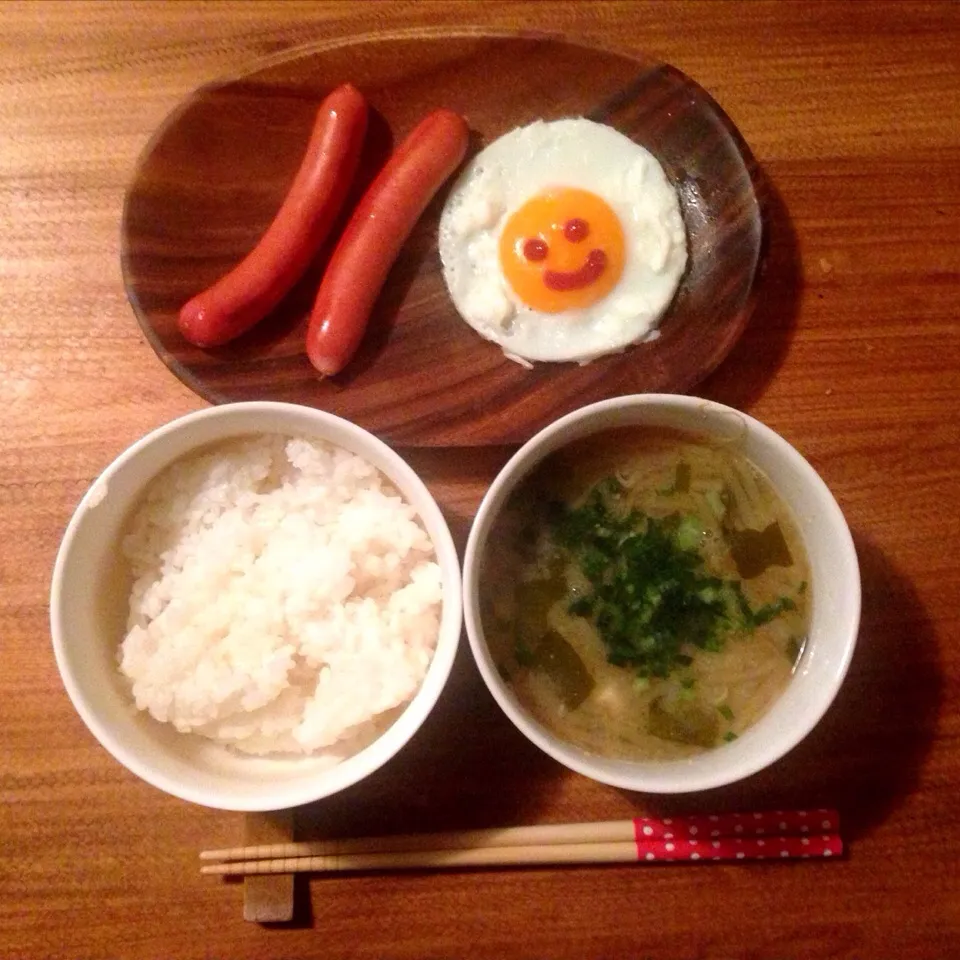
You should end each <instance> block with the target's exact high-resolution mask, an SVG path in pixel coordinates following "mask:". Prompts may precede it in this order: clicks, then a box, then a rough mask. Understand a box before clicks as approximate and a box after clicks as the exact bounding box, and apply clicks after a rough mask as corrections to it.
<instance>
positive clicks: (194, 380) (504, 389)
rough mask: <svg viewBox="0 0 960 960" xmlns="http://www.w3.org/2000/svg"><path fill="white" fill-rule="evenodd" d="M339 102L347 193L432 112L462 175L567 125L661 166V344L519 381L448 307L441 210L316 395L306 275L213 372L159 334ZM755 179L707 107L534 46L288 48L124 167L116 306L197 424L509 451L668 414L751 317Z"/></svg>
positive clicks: (537, 39) (651, 76) (756, 253)
mask: <svg viewBox="0 0 960 960" xmlns="http://www.w3.org/2000/svg"><path fill="white" fill-rule="evenodd" d="M347 80H349V81H351V82H352V83H353V84H354V85H356V86H357V87H359V88H360V90H362V91H363V93H364V94H365V95H366V96H367V97H368V99H369V101H370V104H371V107H372V109H373V116H372V119H371V127H370V133H369V134H368V138H367V145H366V147H365V155H364V160H363V164H362V170H361V176H360V178H359V180H360V182H359V184H358V185H357V189H361V188H362V186H363V185H364V184H365V183H369V181H370V179H371V177H372V174H373V171H375V169H376V168H377V166H378V164H381V163H382V162H383V160H384V158H385V157H386V155H387V153H388V151H389V149H390V147H391V145H392V144H393V143H396V142H398V141H399V140H400V139H402V138H403V136H404V135H405V134H406V133H407V131H409V130H410V129H411V128H412V127H413V126H414V125H415V124H416V123H417V121H418V120H419V119H420V118H421V117H422V116H423V115H424V114H425V113H426V112H428V111H429V110H431V109H433V108H434V107H438V106H445V107H449V108H451V109H453V110H456V111H458V112H460V113H462V114H463V116H464V117H466V119H467V120H468V122H469V124H470V128H471V131H472V132H473V135H474V143H473V144H472V146H471V153H473V152H475V151H476V150H479V149H481V148H482V147H483V146H485V145H486V144H487V143H489V142H490V141H492V140H493V139H495V138H496V137H498V136H500V135H501V134H503V133H505V132H506V131H507V130H509V129H511V128H512V127H516V126H519V125H522V124H526V123H529V122H531V121H533V120H536V119H538V118H543V119H548V120H549V119H556V118H559V117H566V116H586V117H589V118H590V119H593V120H597V121H601V122H604V123H608V124H611V125H612V126H614V127H616V128H617V129H619V130H620V131H622V132H623V133H625V134H627V135H628V136H630V137H632V138H633V139H634V140H635V141H637V142H638V143H640V144H642V145H643V146H645V147H647V148H648V149H649V150H651V151H652V152H653V153H654V154H656V155H657V156H658V158H659V159H660V161H661V163H662V164H663V166H664V168H665V170H666V172H667V174H668V176H669V177H670V178H671V180H672V181H673V182H674V184H675V185H676V187H677V190H678V193H679V196H680V200H681V206H682V211H683V217H684V221H685V224H686V229H687V234H688V240H689V246H690V258H689V265H688V268H687V272H686V274H685V276H684V278H683V280H682V282H681V287H680V289H679V290H678V293H677V296H676V298H675V300H674V302H673V304H672V306H671V308H670V310H669V312H668V314H667V315H666V316H665V318H664V319H663V321H662V324H661V336H660V337H659V339H657V340H655V341H653V342H651V343H646V344H638V345H636V346H634V347H631V348H630V349H628V350H627V351H625V352H623V353H621V354H618V355H614V356H610V357H606V358H601V359H599V360H596V361H594V362H592V363H590V364H587V365H584V366H579V365H577V364H573V363H563V364H537V365H536V366H535V367H534V369H533V370H527V369H525V368H524V367H522V366H520V365H518V364H517V363H515V362H513V361H510V360H507V359H506V358H505V357H504V356H503V354H502V352H501V351H500V349H499V347H497V346H496V345H494V344H492V343H488V342H487V341H485V340H483V339H481V338H480V337H479V336H478V335H477V334H476V333H474V332H473V331H472V330H471V329H470V328H469V327H468V326H467V325H466V324H465V323H464V322H463V321H462V320H461V319H460V318H459V316H458V315H457V313H456V311H455V310H454V308H453V305H452V303H451V302H450V300H449V298H448V296H447V293H446V287H445V285H444V281H443V276H442V273H441V269H440V263H439V258H438V256H437V242H436V229H437V222H438V219H439V216H440V211H441V209H442V206H443V202H444V199H445V197H446V192H443V193H442V194H441V195H440V196H438V197H437V198H436V199H435V201H434V202H433V203H432V204H431V206H430V207H429V208H428V210H427V212H426V213H425V214H424V216H423V218H422V219H421V220H420V222H419V224H418V225H417V227H416V229H415V231H414V233H413V235H412V236H411V237H410V239H409V241H408V242H407V243H406V245H405V247H404V249H403V252H402V253H401V256H400V258H399V260H398V261H397V263H396V265H395V267H394V269H393V271H392V273H391V275H390V277H389V279H388V281H387V284H386V286H385V288H384V290H383V293H382V295H381V297H380V300H379V302H378V304H377V307H376V310H375V312H374V315H373V316H372V319H371V324H370V328H369V330H368V333H367V337H366V339H365V341H364V344H363V346H362V348H361V351H360V353H359V354H358V355H357V357H356V358H355V359H354V361H353V362H352V363H351V365H350V366H349V368H348V369H347V370H346V371H345V372H344V373H343V374H341V375H340V376H338V377H335V378H332V379H329V380H320V379H319V378H318V377H317V376H316V374H315V372H314V370H313V368H312V367H311V366H310V364H309V362H308V361H307V359H306V355H305V354H304V351H303V336H304V330H305V326H306V318H307V316H308V314H309V311H310V307H311V305H312V300H313V296H314V294H315V292H316V289H317V285H318V282H319V277H320V275H321V273H322V269H323V265H324V261H325V260H326V259H327V257H328V256H329V253H330V247H329V245H328V248H327V249H325V250H324V251H322V253H321V255H320V256H319V257H318V258H317V260H316V262H315V263H314V266H313V267H312V268H311V270H310V271H309V273H308V275H307V276H305V277H304V279H303V281H302V282H301V283H300V284H299V285H298V286H297V288H296V289H295V290H294V291H293V292H292V293H291V294H290V295H289V297H288V298H287V299H286V300H285V301H284V302H283V303H282V304H281V306H280V307H278V308H277V310H276V311H275V312H274V314H273V315H271V316H270V317H268V318H267V319H266V320H265V321H264V322H262V323H261V324H260V325H259V326H258V327H257V328H255V329H254V330H253V331H251V332H250V333H248V334H247V335H245V336H244V337H243V338H241V339H239V340H238V341H236V342H234V343H232V344H230V345H228V346H226V347H223V348H219V349H216V350H200V349H197V348H195V347H193V346H191V345H190V344H188V343H187V342H186V341H185V340H184V339H183V338H182V337H181V336H180V334H179V332H178V330H177V313H178V311H179V309H180V307H181V305H182V304H183V303H184V302H186V301H187V300H188V299H189V298H190V297H191V296H193V295H194V294H195V293H197V292H198V291H199V290H202V289H203V288H205V287H206V286H208V285H209V284H211V283H212V282H213V281H215V280H216V279H217V278H218V277H220V276H221V275H222V274H224V273H225V272H227V270H229V269H230V268H231V267H232V266H233V265H234V264H235V263H237V262H238V261H239V260H240V259H241V258H242V257H243V256H244V254H245V253H246V252H247V251H248V250H249V249H250V248H251V247H252V246H253V245H254V244H255V243H256V241H257V240H258V239H259V237H260V235H261V234H262V233H263V231H264V230H265V229H266V226H267V224H268V223H269V222H270V220H271V219H272V218H273V215H274V213H275V212H276V210H277V208H278V207H279V205H280V203H281V200H282V198H283V196H284V194H285V192H286V190H287V187H288V185H289V183H290V181H291V180H292V178H293V175H294V172H295V171H296V169H297V167H298V166H299V164H300V161H301V159H302V156H303V151H304V148H305V145H306V142H307V138H308V135H309V131H310V128H311V126H312V123H313V119H314V116H315V113H316V109H317V106H318V104H319V102H320V100H321V99H322V98H323V97H324V95H325V94H326V93H327V92H328V91H329V90H330V89H332V88H333V87H335V86H337V85H339V84H340V83H343V82H345V81H347ZM758 184H759V176H758V171H757V169H756V165H755V163H754V161H753V159H752V157H751V155H750V152H749V150H748V149H747V147H746V145H745V144H744V142H743V140H742V138H741V137H740V135H739V134H738V132H737V131H736V129H735V128H734V126H733V124H732V123H731V121H730V120H729V118H727V117H726V115H725V114H724V113H723V111H722V110H721V109H720V108H719V107H718V106H717V104H716V103H714V101H713V100H712V99H711V97H710V96H709V95H708V94H707V93H706V92H705V91H704V90H702V89H701V88H700V87H698V86H697V85H696V84H695V83H693V81H691V80H690V79H688V78H687V77H685V76H684V75H683V74H682V73H680V72H679V71H678V70H676V69H675V68H673V67H670V66H667V65H665V64H660V63H653V62H649V61H644V60H641V59H637V58H635V57H632V56H628V55H624V54H621V53H614V52H611V51H608V50H601V49H596V48H593V47H588V46H582V45H579V44H576V43H572V42H570V41H568V40H565V39H562V38H559V37H552V36H541V35H529V36H528V35H502V34H490V33H487V32H483V31H467V32H458V33H455V34H450V33H444V32H432V33H431V32H424V31H417V32H404V33H399V34H389V35H387V34H380V35H368V36H362V37H354V38H350V39H338V40H336V41H334V42H326V43H318V44H316V45H311V46H309V47H307V48H299V49H296V50H294V51H291V52H289V53H287V54H284V55H282V56H279V57H276V58H274V59H272V60H270V61H267V62H265V63H263V64H262V65H261V66H259V67H258V68H257V69H255V70H253V71H252V72H249V73H246V74H244V75H243V76H239V77H236V78H233V79H230V80H226V81H223V82H219V83H216V84H213V85H210V86H207V87H203V88H201V89H200V90H198V91H197V92H196V93H195V94H194V95H193V96H191V97H190V98H189V100H188V101H187V102H185V103H184V104H183V105H182V106H180V107H179V108H178V109H177V110H176V111H175V112H174V113H173V114H172V115H171V116H170V117H169V118H168V119H167V120H166V122H165V123H164V124H163V126H162V127H161V129H160V130H159V131H158V132H157V134H156V135H155V136H154V138H153V139H152V141H151V142H150V143H149V144H148V146H147V148H146V150H145V151H144V154H143V156H142V157H141V159H140V162H139V165H138V168H137V170H136V174H135V177H134V180H133V183H132V184H131V186H130V188H129V191H128V194H127V198H126V205H125V208H124V214H123V234H122V258H123V274H124V281H125V283H126V287H127V293H128V295H129V298H130V301H131V303H132V304H133V307H134V310H135V311H136V313H137V316H138V318H139V320H140V323H141V325H142V327H143V330H144V333H145V334H146V336H147V338H148V340H149V341H150V343H151V344H152V345H153V347H154V348H155V349H156V351H157V353H158V354H159V355H160V356H161V357H162V359H163V360H164V362H165V363H166V364H167V365H168V366H169V367H170V369H171V370H172V371H173V372H174V373H175V374H176V375H177V376H178V377H179V378H180V379H181V380H183V382H184V383H186V384H187V385H188V386H190V387H191V388H192V389H194V390H195V391H197V392H198V393H199V394H200V395H201V396H203V397H205V398H206V399H208V400H210V401H212V402H214V403H222V402H226V401H233V400H251V399H272V400H286V401H291V402H296V403H303V404H308V405H311V406H315V407H321V408H323V409H326V410H329V411H331V412H333V413H336V414H339V415H340V416H343V417H346V418H348V419H350V420H352V421H354V422H355V423H358V424H360V425H361V426H363V427H366V428H367V429H369V430H371V431H373V432H374V433H376V434H378V435H379V436H380V437H382V438H384V439H385V440H387V441H388V442H391V443H394V444H396V445H410V446H473V445H480V444H494V443H518V442H522V441H523V440H525V439H527V438H528V437H530V436H531V435H532V434H533V433H534V432H536V431H537V430H538V429H539V428H541V427H543V426H544V425H545V424H547V423H549V422H550V421H551V420H553V419H555V418H556V417H558V416H560V415H562V414H564V413H566V412H568V411H570V410H572V409H574V408H576V407H579V406H582V405H583V404H585V403H589V402H592V401H595V400H600V399H603V398H605V397H609V396H614V395H618V394H626V393H638V392H653V391H662V392H677V393H680V392H685V391H688V390H690V389H691V388H692V387H693V386H694V385H695V384H696V383H697V382H698V381H699V380H701V379H702V378H703V377H704V376H706V374H707V373H709V372H710V371H711V370H713V368H714V367H715V366H716V365H717V364H718V363H719V362H720V361H721V360H722V359H723V358H724V356H725V355H726V354H727V352H728V351H729V350H730V348H731V347H732V346H733V344H734V342H735V341H736V339H737V337H738V336H739V334H740V332H741V331H742V329H743V327H744V324H745V323H746V321H747V317H748V315H749V312H750V310H751V307H752V302H753V294H754V288H755V283H756V280H757V274H758V270H759V267H760V261H761V251H762V239H763V236H762V235H763V217H762V210H761V198H760V195H759V194H760V191H759V188H758Z"/></svg>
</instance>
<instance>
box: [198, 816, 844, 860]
mask: <svg viewBox="0 0 960 960" xmlns="http://www.w3.org/2000/svg"><path fill="white" fill-rule="evenodd" d="M839 827H840V818H839V816H838V814H837V812H836V811H835V810H827V809H822V808H821V809H811V810H791V811H784V810H775V811H770V812H766V813H747V814H741V813H733V814H717V815H708V816H686V817H666V818H663V819H658V818H654V817H636V818H634V819H632V820H607V821H601V822H597V823H551V824H537V825H534V826H527V827H500V828H495V829H487V830H464V831H457V832H447V833H432V834H431V833H427V834H406V835H399V836H386V837H354V838H349V839H343V840H319V841H312V842H302V843H275V844H260V845H257V846H246V847H231V848H227V849H222V850H204V851H203V852H201V854H200V859H202V860H216V861H243V862H247V863H249V862H251V861H254V860H280V859H294V858H301V857H341V858H342V857H352V856H355V855H362V854H393V853H414V852H420V851H429V852H434V853H436V852H437V851H458V852H464V851H478V850H483V849H495V850H501V851H502V850H503V849H506V848H511V847H525V848H541V847H552V846H568V845H570V846H574V845H581V844H593V845H597V844H610V843H627V844H629V845H632V846H633V848H634V849H636V847H637V845H639V844H641V843H652V842H656V841H663V842H664V843H670V842H678V841H679V842H687V841H694V842H696V841H697V840H700V841H702V842H712V841H714V840H718V839H724V838H728V837H729V838H739V839H747V838H751V837H754V838H763V837H803V836H816V835H829V834H834V833H837V832H838V831H839ZM207 872H216V871H207Z"/></svg>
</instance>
